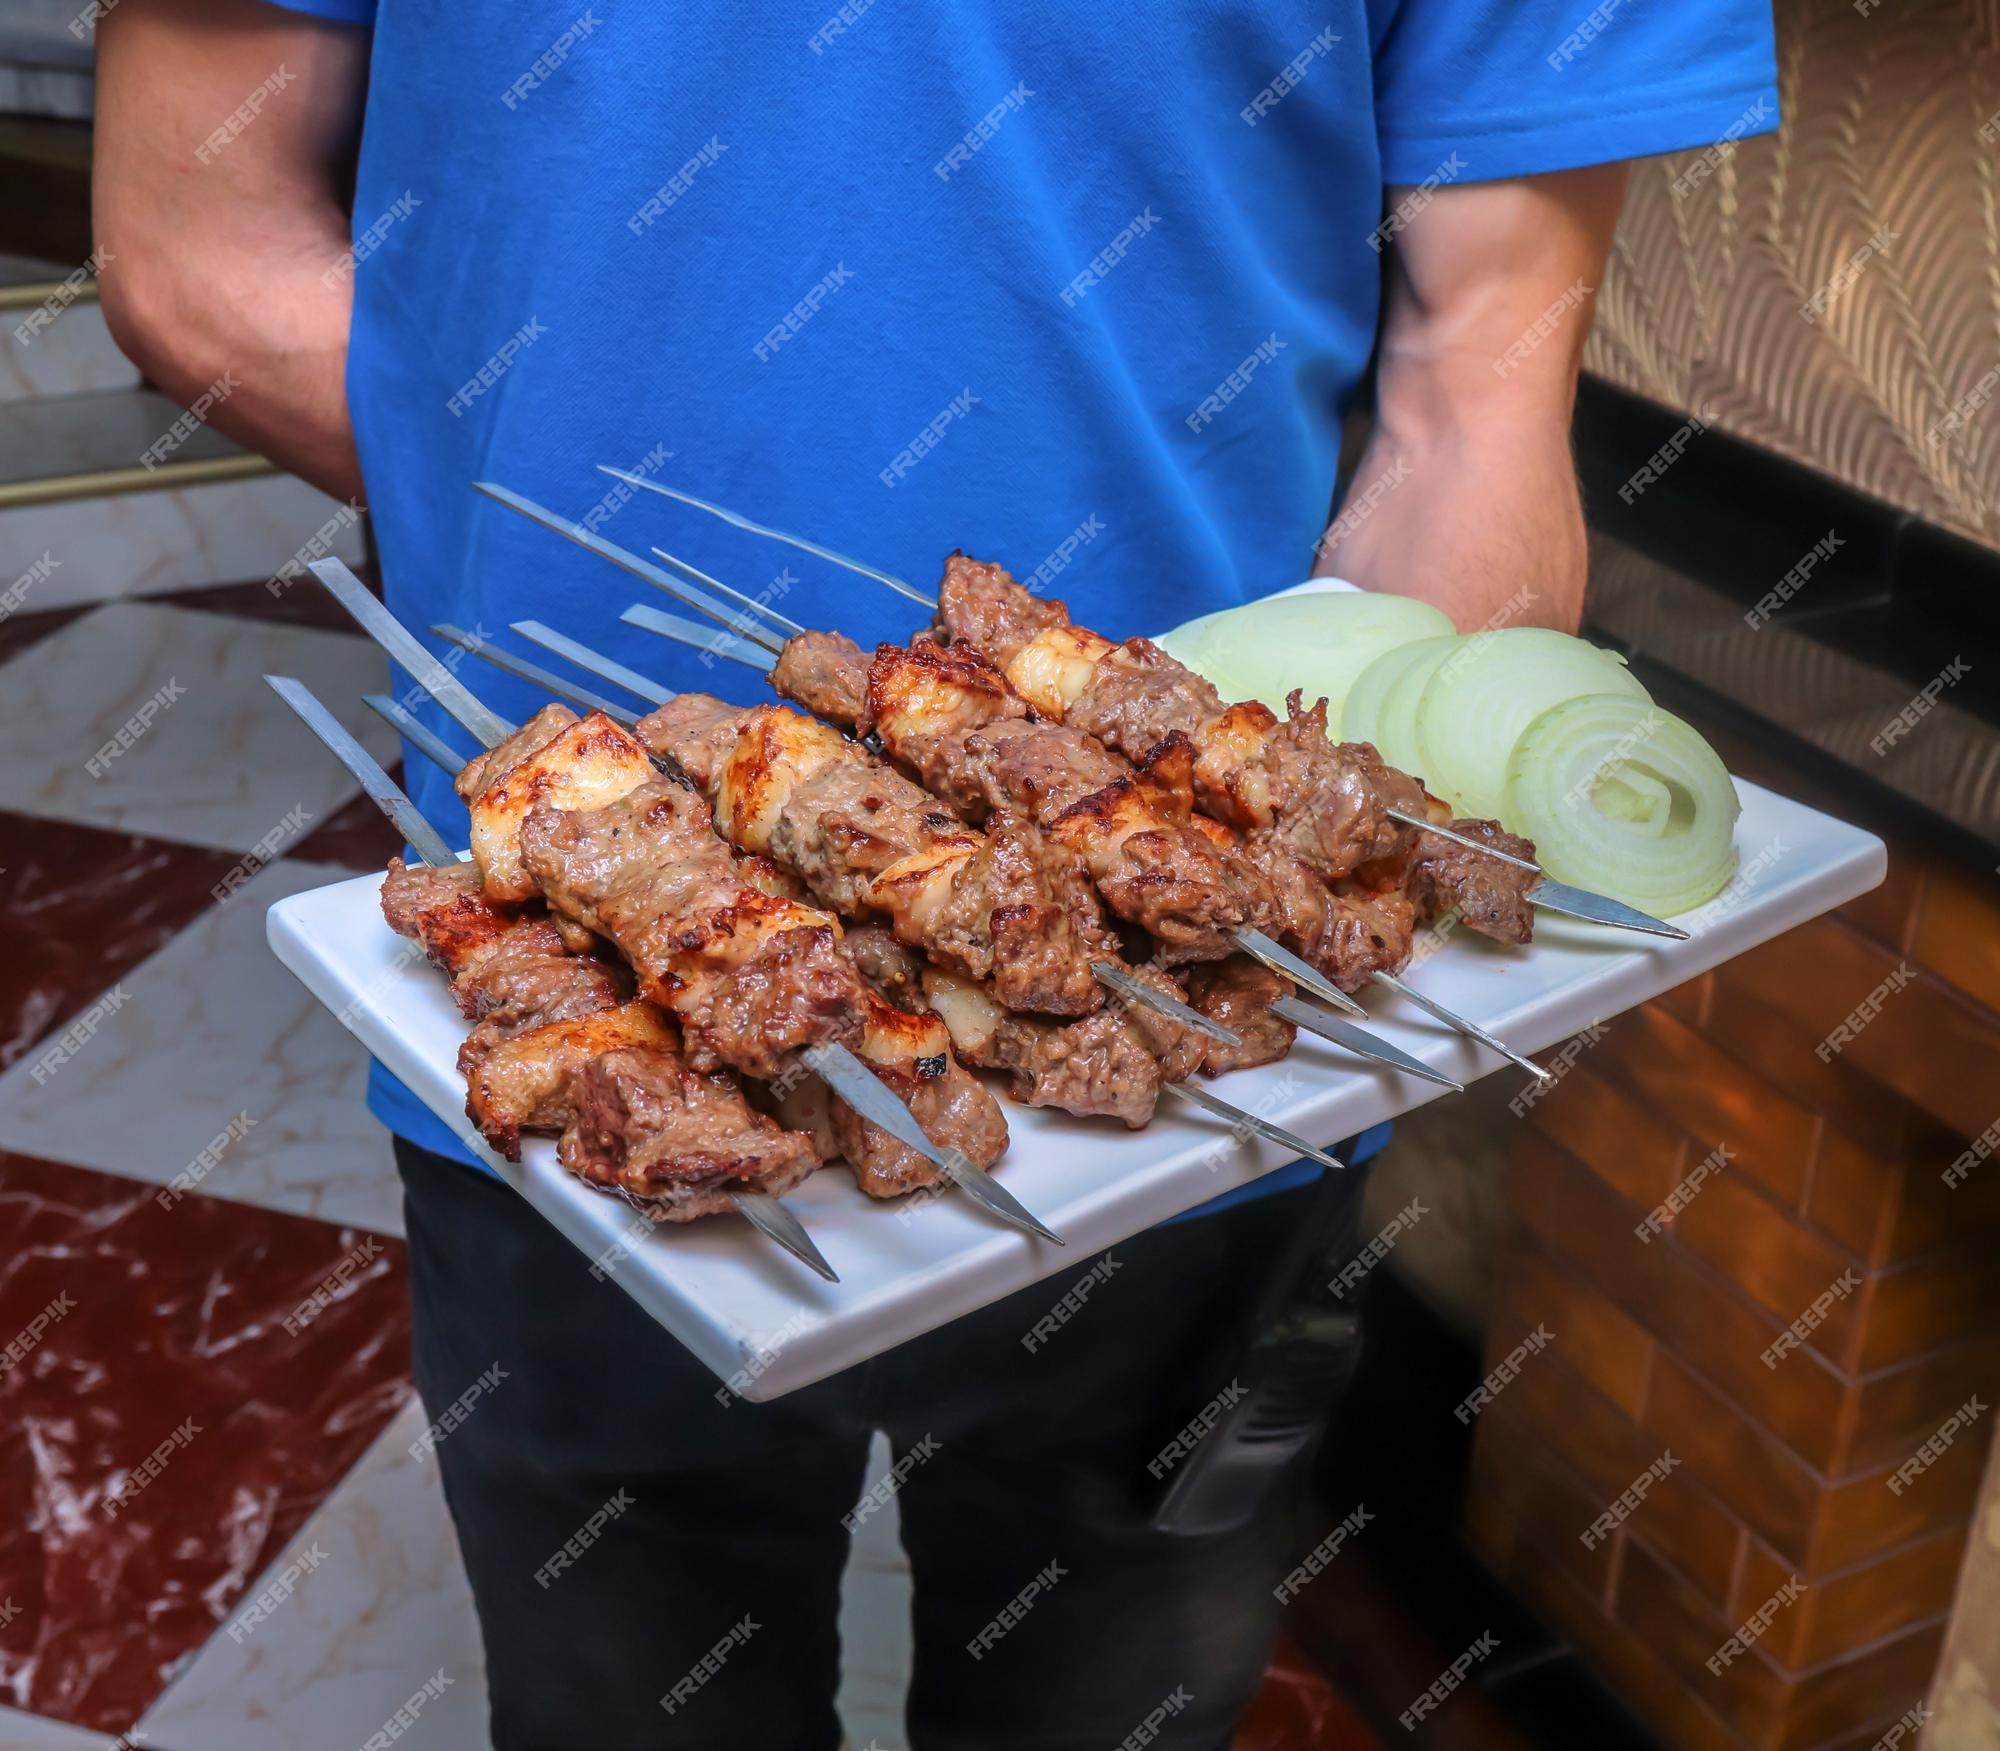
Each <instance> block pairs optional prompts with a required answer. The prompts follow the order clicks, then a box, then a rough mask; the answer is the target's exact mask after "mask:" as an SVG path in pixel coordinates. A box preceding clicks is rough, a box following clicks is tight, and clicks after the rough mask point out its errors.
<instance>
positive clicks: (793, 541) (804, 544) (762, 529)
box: [597, 462, 937, 608]
mask: <svg viewBox="0 0 2000 1751" xmlns="http://www.w3.org/2000/svg"><path fill="white" fill-rule="evenodd" d="M597 466H598V472H599V473H601V474H610V475H615V476H616V477H617V478H618V479H620V480H623V481H626V482H629V483H630V484H631V485H633V486H643V487H645V488H646V489H647V491H649V492H656V493H659V494H660V495H661V496H663V497H665V498H670V499H679V500H680V502H681V503H682V504H684V505H693V506H694V508H695V509H696V510H698V511H706V512H707V513H708V514H709V515H710V516H711V517H720V518H721V519H722V520H723V521H724V522H725V523H733V524H735V525H736V527H737V528H739V529H747V530H749V532H750V533H751V534H752V535H762V536H764V537H766V538H767V539H768V540H771V541H782V542H784V543H785V545H786V546H788V547H796V548H797V549H798V550H799V551H800V552H801V553H810V554H815V555H817V556H818V557H819V558H821V559H824V560H830V561H831V562H832V563H833V564H835V565H839V566H845V567H846V568H847V569H848V570H849V571H851V572H859V573H860V574H861V575H862V576H863V577H864V578H873V579H874V580H875V581H876V582H877V583H878V584H886V585H888V587H889V588H890V589H892V590H895V591H897V592H898V593H899V594H901V595H905V596H908V597H909V599H910V600H911V601H912V602H918V603H921V604H922V605H923V606H924V607H926V608H935V607H936V606H937V598H936V597H935V596H927V595H925V594H924V592H923V591H922V590H920V589H918V588H917V587H916V585H914V584H906V583H904V582H903V580H902V579H901V578H899V577H896V576H894V575H892V574H891V573H889V572H885V571H877V570H876V569H875V568H874V567H873V566H872V565H863V564H862V563H861V561H860V560H858V559H850V558H849V557H848V556H847V555H846V554H844V553H837V552H835V551H834V549H832V548H831V547H822V546H820V544H819V543H818V542H817V541H808V540H807V539H806V538H805V537H804V536H803V535H787V534H786V533H785V532H784V530H782V529H772V528H768V527H766V526H765V525H764V524H762V523H753V522H751V521H750V519H749V518H748V517H745V516H741V515H739V514H738V513H737V512H735V511H726V510H724V509H723V508H722V506H720V505H712V504H710V503H709V502H708V500H706V499H698V498H696V497H695V496H694V495H693V494H692V493H685V492H677V491H675V490H674V488H672V487H670V486H662V485H661V484H660V483H659V482H658V481H657V480H646V479H644V478H642V477H641V476H639V475H636V474H627V473H626V472H625V471H624V470H623V469H620V468H609V467H606V466H605V465H604V464H603V463H601V462H600V463H599V464H598V465H597Z"/></svg>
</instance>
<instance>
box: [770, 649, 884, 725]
mask: <svg viewBox="0 0 2000 1751" xmlns="http://www.w3.org/2000/svg"><path fill="white" fill-rule="evenodd" d="M771 690H772V691H773V692H774V693H776V694H778V695H779V696H780V697H781V698H784V699H795V700H797V701H798V702H799V704H801V705H803V706H804V707H805V708H806V710H808V711H809V712H811V713H812V714H813V716H815V717H823V718H825V719H826V720H827V721H828V722H829V723H837V724H849V725H861V724H864V723H865V722H866V721H867V716H868V658H867V656H866V654H865V653H864V652H863V651H862V649H861V647H860V646H859V645H858V644H856V643H855V642H854V640H853V639H851V638H849V637H847V636H846V635H845V634H844V633H839V632H802V633H800V634H799V635H798V636H797V637H796V638H792V639H788V640H786V642H785V648H784V650H783V651H781V652H780V653H779V656H778V661H777V663H776V664H775V666H774V667H773V668H772V670H771Z"/></svg>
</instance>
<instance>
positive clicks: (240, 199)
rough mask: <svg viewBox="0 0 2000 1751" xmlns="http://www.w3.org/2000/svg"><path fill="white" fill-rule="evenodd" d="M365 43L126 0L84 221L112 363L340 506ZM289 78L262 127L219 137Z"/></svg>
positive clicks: (354, 491)
mask: <svg viewBox="0 0 2000 1751" xmlns="http://www.w3.org/2000/svg"><path fill="white" fill-rule="evenodd" d="M367 48H368V43H367V37H366V33H364V32H358V31H354V30H351V29H346V28H342V27H336V26H332V25H328V24H325V23H323V22H321V21H319V20H316V19H311V18H307V17H304V16H302V15H298V14H293V13H287V12H283V11H281V10H279V9H278V8H276V7H270V6H262V5H257V4H255V3H254V0H122V3H121V4H120V5H119V7H118V8H117V10H116V11H111V12H107V13H106V14H105V17H104V19H103V21H102V23H101V25H100V28H99V33H98V43H97V122H96V127H95V130H94V161H93V165H92V189H93V208H94V211H93V215H92V217H93V221H94V225H95V230H96V236H97V243H98V247H99V250H100V252H101V254H102V255H103V257H104V259H105V268H104V271H103V273H102V274H101V276H100V278H99V292H100V295H101V297H102V300H103V304H104V314H105V318H106V320H107V321H108V322H109V323H110V325H111V331H112V334H113V336H114V338H115V339H116V340H117V342H118V344H119V346H120V347H122V348H123V349H124V351H125V352H126V353H127V354H128V355H129V356H130V357H131V358H132V360H133V361H134V362H135V363H136V364H137V365H138V366H139V368H140V369H141V370H143V371H144V372H145V373H146V375H147V376H148V377H150V378H151V379H152V380H153V381H154V382H155V383H157V384H158V385H159V386H160V388H161V389H163V390H164V391H165V392H166V393H167V394H169V395H171V396H173V397H174V399H176V400H177V401H179V402H181V403H182V405H183V406H187V405H191V404H192V403H194V402H195V401H197V400H198V399H200V398H203V397H210V398H211V399H210V403H209V406H208V409H207V414H206V417H207V420H208V423H210V424H212V425H214V426H216V427H217V428H218V429H219V430H221V431H224V432H226V433H228V435H229V436H230V437H232V438H234V439H236V440H237V441H238V442H239V443H241V444H244V445H247V446H248V447H249V448H251V449H253V450H256V451H259V452H261V453H262V454H264V455H266V456H269V457H271V458H272V459H273V460H274V461H276V462H277V463H279V464H280V465H281V466H282V467H285V468H288V469H291V470H293V471H294V472H296V473H298V474H300V475H303V476H304V477H305V478H306V479H307V480H309V481H311V482H312V483H313V484H314V485H315V486H318V487H320V488H322V489H324V490H325V491H327V492H329V493H333V494H335V495H337V496H338V497H340V498H343V499H354V498H358V497H359V496H360V494H361V490H362V488H361V471H360V468H359V466H358V465H357V463H356V459H355V452H354V431H353V427H352V424H351V422H350V421H349V419H348V413H347V395H346V388H345V379H346V363H347V339H348V322H349V314H350V305H351V275H350V274H349V273H347V272H345V271H343V265H344V263H345V261H346V256H347V250H348V219H347V214H346V212H345V210H344V209H343V208H342V206H341V205H340V203H339V201H338V198H337V189H338V186H339V181H340V178H339V166H340V165H341V164H342V163H343V162H344V160H345V158H346V156H347V154H348V153H349V152H350V151H351V150H352V146H353V140H354V136H355V130H356V128H357V126H358V122H359V115H360V104H361V96H362V91H363V87H364V83H365V78H366V68H367ZM276 69H282V71H283V85H282V88H281V89H278V90H276V91H275V92H274V93H273V95H272V97H271V100H270V102H269V104H268V105H267V106H266V108H265V109H264V110H263V111H262V113H261V114H260V115H259V116H258V118H257V123H256V126H254V127H251V128H247V129H245V130H244V131H243V132H242V134H241V135H240V137H235V138H233V139H231V141H230V142H229V143H228V146H227V149H226V150H224V151H221V152H212V151H207V150H204V142H205V141H206V140H207V139H208V138H209V136H210V135H211V134H212V132H213V131H214V129H215V128H216V126H217V125H218V123H219V122H221V121H222V120H224V119H226V118H227V117H228V116H229V114H230V112H231V110H232V108H233V107H234V106H235V105H237V104H238V103H240V102H241V100H242V95H243V93H244V92H245V91H249V90H253V89H257V88H258V87H259V86H260V84H261V83H265V82H270V81H272V80H273V78H274V70H276Z"/></svg>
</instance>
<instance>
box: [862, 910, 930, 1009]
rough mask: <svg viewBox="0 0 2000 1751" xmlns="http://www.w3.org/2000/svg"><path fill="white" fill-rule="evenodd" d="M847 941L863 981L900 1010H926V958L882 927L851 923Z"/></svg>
mask: <svg viewBox="0 0 2000 1751" xmlns="http://www.w3.org/2000/svg"><path fill="white" fill-rule="evenodd" d="M844 940H845V941H846V943H847V952H848V953H849V954H850V955H852V956H853V957H854V964H855V966H856V967H858V968H859V969H860V970H861V976H862V978H864V979H866V980H867V981H868V983H869V984H871V985H872V986H874V987H875V989H876V990H877V991H879V992H880V993H881V994H882V995H883V996H884V997H886V998H887V999H888V1000H889V1001H890V1002H891V1003H893V1004H894V1005H895V1006H896V1007H897V1008H898V1009H921V1008H923V1007H924V986H923V978H924V957H923V956H922V955H921V954H919V953H918V952H917V951H916V950H915V949H913V948H910V947H908V946H906V945H905V944H903V943H900V942H898V941H897V940H896V935H895V932H894V931H892V930H889V929H887V928H886V927H885V926H883V925H880V924H850V925H849V926H848V927H847V934H846V937H845V938H844Z"/></svg>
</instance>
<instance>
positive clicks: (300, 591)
mask: <svg viewBox="0 0 2000 1751" xmlns="http://www.w3.org/2000/svg"><path fill="white" fill-rule="evenodd" d="M349 563H350V564H351V566H352V568H353V570H354V571H355V572H356V573H357V574H358V575H359V576H360V577H361V579H362V580H363V581H364V582H365V583H370V584H373V583H376V582H378V580H377V578H376V576H375V573H374V569H373V568H372V567H371V566H368V565H366V564H363V563H362V562H360V561H358V560H356V561H350V562H349ZM153 600H155V601H158V602H170V603H172V604H173V605H174V606H175V607H176V608H200V609H202V610H204V611H205V612H207V613H210V614H236V615H240V616H241V617H242V618H243V619H245V620H272V621H277V622H279V623H281V624H283V625H285V626H317V627H319V628H320V630H321V631H323V632H352V631H353V630H354V622H353V620H352V619H350V618H349V617H348V613H347V610H346V609H345V608H343V607H341V605H340V603H339V602H338V601H337V600H336V599H335V598H334V596H333V593H332V592H331V591H329V590H326V589H324V588H322V587H321V586H320V585H319V584H317V583H315V582H314V581H313V579H312V578H311V577H310V576H309V575H305V574H301V575H300V576H298V577H292V578H286V579H284V580H283V581H282V582H278V583H277V584H276V587H273V580H272V579H270V578H260V579H258V580H256V581H255V582H253V583H247V584H204V585H202V586H201V587H200V588H198V589H193V590H173V591H170V592H168V593H167V594H166V595H163V596H156V597H154V598H153Z"/></svg>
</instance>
